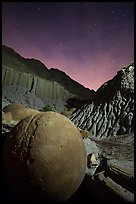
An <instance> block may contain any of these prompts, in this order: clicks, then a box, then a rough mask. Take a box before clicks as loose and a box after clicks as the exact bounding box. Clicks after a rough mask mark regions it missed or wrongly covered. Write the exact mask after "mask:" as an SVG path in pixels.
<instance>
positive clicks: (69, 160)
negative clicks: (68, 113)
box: [3, 111, 87, 202]
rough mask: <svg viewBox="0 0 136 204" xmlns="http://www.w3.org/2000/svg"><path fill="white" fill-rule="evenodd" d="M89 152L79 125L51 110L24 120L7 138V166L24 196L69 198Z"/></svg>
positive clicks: (11, 183) (12, 185)
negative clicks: (78, 127)
mask: <svg viewBox="0 0 136 204" xmlns="http://www.w3.org/2000/svg"><path fill="white" fill-rule="evenodd" d="M86 165H87V155H86V149H85V145H84V142H83V139H82V136H81V134H80V132H79V130H78V129H77V127H76V126H75V125H74V124H73V123H72V122H71V121H70V120H69V119H68V118H67V117H65V116H63V115H62V114H59V113H56V112H52V111H48V112H45V113H42V112H41V113H39V114H37V115H32V116H29V117H27V118H25V119H23V120H21V121H20V122H19V123H18V124H17V125H16V126H15V127H14V128H13V129H12V131H11V134H10V135H9V136H8V137H7V138H6V141H5V144H4V148H3V167H4V168H3V169H4V172H5V177H6V180H7V182H8V184H9V186H10V188H11V189H12V192H14V193H15V194H16V195H18V197H19V198H20V199H27V200H35V201H36V200H37V201H39V200H41V199H42V200H51V201H55V202H63V201H66V200H67V199H69V198H70V197H71V196H72V195H73V194H74V192H76V190H77V189H78V187H79V186H80V184H81V183H82V181H83V179H84V176H85V171H86Z"/></svg>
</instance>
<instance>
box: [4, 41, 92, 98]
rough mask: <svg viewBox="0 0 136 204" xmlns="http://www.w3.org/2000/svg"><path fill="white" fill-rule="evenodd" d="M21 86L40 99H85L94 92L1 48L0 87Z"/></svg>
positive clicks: (67, 77) (38, 62)
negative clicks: (0, 78) (0, 68)
mask: <svg viewBox="0 0 136 204" xmlns="http://www.w3.org/2000/svg"><path fill="white" fill-rule="evenodd" d="M10 85H16V86H22V87H25V88H27V90H28V91H29V92H32V93H34V94H35V95H36V96H38V97H40V98H42V99H43V98H53V99H55V98H59V99H63V100H64V99H65V100H66V99H68V98H75V97H79V98H86V99H88V100H90V99H91V98H92V97H93V95H94V93H95V92H94V91H93V90H89V89H88V88H85V87H84V86H83V85H81V84H79V83H78V82H76V81H74V80H73V79H71V78H70V77H69V76H68V75H66V74H65V73H64V72H62V71H60V70H58V69H54V68H51V69H47V67H45V65H44V64H43V63H41V62H40V61H38V60H35V59H25V58H23V57H21V56H20V55H19V54H17V53H16V52H15V51H14V50H12V49H11V48H8V47H6V46H4V45H3V46H2V86H3V87H7V86H10Z"/></svg>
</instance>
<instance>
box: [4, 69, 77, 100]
mask: <svg viewBox="0 0 136 204" xmlns="http://www.w3.org/2000/svg"><path fill="white" fill-rule="evenodd" d="M11 85H16V86H17V87H19V86H21V87H24V88H26V89H27V90H28V92H30V93H33V94H34V95H36V96H37V97H39V98H41V99H46V98H48V99H56V98H59V99H62V100H66V99H67V98H72V97H77V96H76V95H74V94H72V93H70V92H69V91H68V90H66V89H64V87H63V86H61V85H60V84H58V83H57V82H55V81H49V80H46V79H42V78H40V77H36V76H34V75H32V74H27V73H22V72H18V71H15V70H14V69H9V68H5V67H3V68H2V86H3V87H8V86H11Z"/></svg>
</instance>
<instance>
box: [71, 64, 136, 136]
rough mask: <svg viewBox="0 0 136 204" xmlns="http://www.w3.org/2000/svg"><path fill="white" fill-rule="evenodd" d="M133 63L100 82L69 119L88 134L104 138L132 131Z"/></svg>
mask: <svg viewBox="0 0 136 204" xmlns="http://www.w3.org/2000/svg"><path fill="white" fill-rule="evenodd" d="M133 114H134V63H133V64H130V65H129V66H126V67H124V68H123V69H122V70H120V71H118V72H117V75H116V76H115V77H114V78H113V79H111V80H109V81H107V82H106V83H104V84H103V85H102V86H101V87H100V88H99V89H98V90H97V92H96V95H95V98H94V100H93V101H92V102H91V103H90V104H86V105H85V106H84V107H83V108H82V109H79V110H78V111H76V112H74V113H73V114H72V115H71V116H70V119H71V120H72V121H73V122H74V123H75V124H76V125H77V126H78V127H79V128H81V129H87V130H88V131H89V132H90V134H91V137H97V138H106V137H109V136H113V135H121V134H122V135H123V134H127V133H132V132H133V131H134V125H133Z"/></svg>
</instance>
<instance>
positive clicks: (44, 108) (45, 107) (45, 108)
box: [42, 105, 53, 112]
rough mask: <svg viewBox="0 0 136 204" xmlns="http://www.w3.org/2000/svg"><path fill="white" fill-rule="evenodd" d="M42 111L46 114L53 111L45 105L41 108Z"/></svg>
mask: <svg viewBox="0 0 136 204" xmlns="http://www.w3.org/2000/svg"><path fill="white" fill-rule="evenodd" d="M42 111H44V112H46V111H53V108H52V107H51V106H50V105H45V106H44V107H43V108H42Z"/></svg>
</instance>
